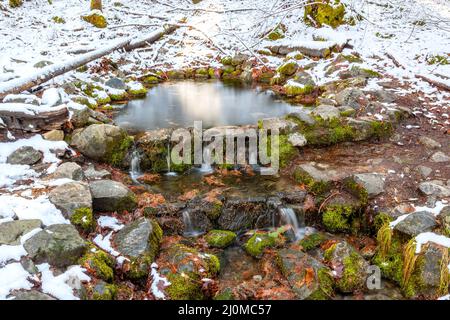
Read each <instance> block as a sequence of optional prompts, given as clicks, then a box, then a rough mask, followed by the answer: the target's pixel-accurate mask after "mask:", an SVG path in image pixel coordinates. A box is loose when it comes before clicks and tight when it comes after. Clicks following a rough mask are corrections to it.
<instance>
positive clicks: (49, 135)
mask: <svg viewBox="0 0 450 320" xmlns="http://www.w3.org/2000/svg"><path fill="white" fill-rule="evenodd" d="M42 136H43V137H44V139H45V140H49V141H62V140H64V131H62V130H51V131H49V132H46V133H44V134H42Z"/></svg>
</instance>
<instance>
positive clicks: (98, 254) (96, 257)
mask: <svg viewBox="0 0 450 320" xmlns="http://www.w3.org/2000/svg"><path fill="white" fill-rule="evenodd" d="M79 264H80V265H81V266H83V267H84V268H86V269H88V270H89V271H90V272H93V273H94V275H95V277H97V278H100V279H103V280H105V281H106V282H112V281H113V280H114V265H115V260H114V258H113V257H111V256H110V255H109V254H108V253H106V252H105V251H103V250H100V249H99V248H97V247H96V246H94V245H93V244H91V245H90V246H89V248H88V251H87V253H86V254H85V255H84V256H83V257H81V258H80V261H79Z"/></svg>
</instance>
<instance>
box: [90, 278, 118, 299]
mask: <svg viewBox="0 0 450 320" xmlns="http://www.w3.org/2000/svg"><path fill="white" fill-rule="evenodd" d="M117 292H118V287H117V286H116V285H114V284H109V283H105V282H103V281H97V282H95V283H88V284H87V285H85V287H84V293H83V297H82V298H83V299H84V300H114V298H115V297H116V294H117Z"/></svg>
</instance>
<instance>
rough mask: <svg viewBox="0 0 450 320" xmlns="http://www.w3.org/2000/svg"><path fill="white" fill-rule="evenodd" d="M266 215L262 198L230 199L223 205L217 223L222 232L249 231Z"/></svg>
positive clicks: (264, 202)
mask: <svg viewBox="0 0 450 320" xmlns="http://www.w3.org/2000/svg"><path fill="white" fill-rule="evenodd" d="M267 214H268V212H267V207H266V201H265V199H264V198H262V197H249V198H230V199H228V200H227V201H226V203H225V204H224V206H223V209H222V214H221V215H220V217H219V219H218V220H217V223H218V225H219V227H220V228H221V229H223V230H231V231H240V230H249V229H253V228H254V227H255V226H256V223H257V221H258V220H259V219H262V217H264V216H265V215H267ZM267 218H268V217H267Z"/></svg>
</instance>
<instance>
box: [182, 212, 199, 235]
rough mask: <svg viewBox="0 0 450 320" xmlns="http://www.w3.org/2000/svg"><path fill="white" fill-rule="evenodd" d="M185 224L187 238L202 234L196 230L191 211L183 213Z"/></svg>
mask: <svg viewBox="0 0 450 320" xmlns="http://www.w3.org/2000/svg"><path fill="white" fill-rule="evenodd" d="M183 223H184V233H183V235H184V236H185V237H197V236H199V235H201V234H202V232H201V231H199V230H196V229H195V227H194V224H193V223H192V219H191V214H190V213H189V211H183Z"/></svg>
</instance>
